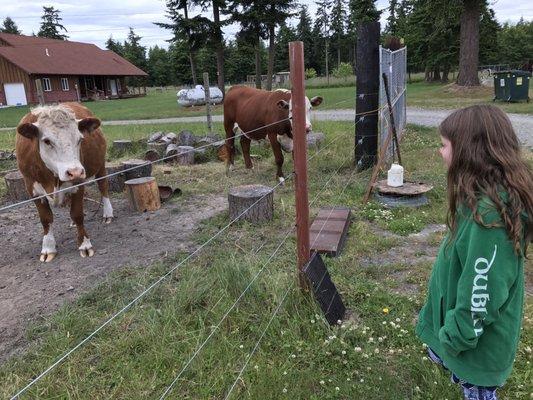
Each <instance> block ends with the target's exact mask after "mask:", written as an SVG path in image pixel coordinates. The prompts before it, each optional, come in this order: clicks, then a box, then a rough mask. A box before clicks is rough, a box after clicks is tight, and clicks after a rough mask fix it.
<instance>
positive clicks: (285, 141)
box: [278, 96, 323, 152]
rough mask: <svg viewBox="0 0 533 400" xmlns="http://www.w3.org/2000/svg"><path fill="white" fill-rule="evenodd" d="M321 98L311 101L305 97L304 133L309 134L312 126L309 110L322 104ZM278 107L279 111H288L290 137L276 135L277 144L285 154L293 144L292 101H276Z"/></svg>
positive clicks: (290, 149)
mask: <svg viewBox="0 0 533 400" xmlns="http://www.w3.org/2000/svg"><path fill="white" fill-rule="evenodd" d="M322 100H323V99H322V97H320V96H315V97H313V98H312V99H311V100H309V97H307V96H305V132H306V133H309V132H310V131H311V130H312V129H313V126H312V125H311V109H312V108H313V107H318V106H319V105H320V104H321V103H322ZM278 107H279V108H280V109H284V110H288V111H289V118H290V124H291V134H290V137H287V136H286V135H278V142H279V143H280V144H281V147H282V148H283V150H285V151H286V152H291V151H292V149H293V143H292V99H289V101H285V100H280V101H278Z"/></svg>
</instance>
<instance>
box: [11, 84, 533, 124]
mask: <svg viewBox="0 0 533 400" xmlns="http://www.w3.org/2000/svg"><path fill="white" fill-rule="evenodd" d="M529 93H530V97H531V98H532V99H533V87H531V88H530V92H529ZM307 95H308V96H309V97H312V96H317V95H320V96H322V97H324V103H323V104H322V105H321V106H320V108H321V109H326V110H327V109H338V108H353V107H354V106H355V100H354V97H355V88H354V87H353V86H345V87H329V88H325V87H322V88H310V89H308V90H307ZM492 97H493V89H492V88H485V87H483V88H480V89H476V90H474V91H472V92H465V93H459V92H457V91H453V90H452V89H451V88H450V87H449V86H448V85H443V84H437V83H435V84H433V83H431V84H429V83H425V82H414V83H411V84H408V85H407V103H408V105H409V106H416V107H424V108H445V109H449V108H457V107H465V106H468V105H473V104H480V103H482V104H496V105H497V106H499V107H501V108H502V109H503V110H504V111H506V112H511V113H528V114H533V103H525V102H522V103H510V104H508V103H502V102H496V103H493V102H492ZM84 104H85V105H86V106H87V107H89V108H90V109H91V110H92V111H93V112H94V113H95V115H97V116H98V118H100V119H102V120H104V121H109V120H133V119H157V118H168V117H186V116H198V115H204V114H205V108H204V107H190V108H183V107H180V106H178V104H177V102H176V91H175V90H167V91H163V92H162V93H157V92H155V91H149V92H148V95H147V96H146V97H139V98H134V99H123V100H106V101H98V102H86V103H84ZM28 109H29V108H28V107H10V108H4V109H0V128H2V127H12V126H16V125H17V124H18V122H19V121H20V118H21V117H22V116H23V115H24V114H25V113H26V112H27V111H28ZM213 112H214V113H215V114H222V106H221V105H220V106H216V107H215V108H214V111H213Z"/></svg>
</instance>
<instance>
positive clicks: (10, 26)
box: [0, 17, 22, 35]
mask: <svg viewBox="0 0 533 400" xmlns="http://www.w3.org/2000/svg"><path fill="white" fill-rule="evenodd" d="M0 33H13V34H15V35H20V34H21V33H22V32H21V31H20V30H19V28H18V27H17V24H15V21H13V20H12V19H11V18H10V17H6V18H5V19H4V23H3V24H2V27H0Z"/></svg>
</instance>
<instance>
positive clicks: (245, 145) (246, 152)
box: [241, 136, 254, 169]
mask: <svg viewBox="0 0 533 400" xmlns="http://www.w3.org/2000/svg"><path fill="white" fill-rule="evenodd" d="M250 142H251V140H250V139H248V138H247V137H245V136H241V148H242V156H243V158H244V165H246V168H248V169H252V168H253V167H254V165H253V163H252V159H251V158H250Z"/></svg>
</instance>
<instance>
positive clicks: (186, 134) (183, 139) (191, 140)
mask: <svg viewBox="0 0 533 400" xmlns="http://www.w3.org/2000/svg"><path fill="white" fill-rule="evenodd" d="M178 144H179V145H180V146H194V145H195V144H196V137H195V136H194V135H193V133H192V132H190V131H181V132H180V133H179V135H178Z"/></svg>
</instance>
